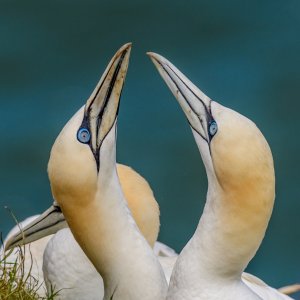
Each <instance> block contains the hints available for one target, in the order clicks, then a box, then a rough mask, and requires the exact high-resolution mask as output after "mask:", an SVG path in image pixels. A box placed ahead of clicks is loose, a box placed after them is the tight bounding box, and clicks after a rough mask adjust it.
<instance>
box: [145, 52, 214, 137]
mask: <svg viewBox="0 0 300 300" xmlns="http://www.w3.org/2000/svg"><path fill="white" fill-rule="evenodd" d="M147 54H148V55H149V56H150V58H151V60H152V62H153V63H154V65H155V66H156V68H157V70H158V72H159V73H160V75H161V77H162V78H163V79H164V81H165V82H166V84H167V85H168V87H169V89H170V90H171V91H172V93H173V95H174V96H175V98H176V99H177V100H178V102H179V104H180V106H181V107H182V109H183V111H184V113H185V115H186V117H187V119H188V121H189V124H190V126H191V127H192V128H193V129H194V130H195V131H196V132H197V133H198V134H199V135H200V136H201V137H202V138H203V139H204V140H205V141H206V142H207V143H209V142H210V140H211V135H210V132H209V127H210V124H211V123H212V122H213V121H214V120H213V117H212V113H211V99H210V98H209V97H208V96H206V95H205V94H204V93H203V92H202V91H201V90H200V89H199V88H198V87H196V86H195V85H194V84H193V83H192V82H191V81H190V80H189V79H188V78H187V77H186V76H185V75H184V74H182V73H181V72H180V71H179V70H178V69H177V68H176V67H175V66H174V65H173V64H172V63H171V62H169V61H168V60H167V59H166V58H164V57H163V56H161V55H159V54H156V53H153V52H148V53H147Z"/></svg>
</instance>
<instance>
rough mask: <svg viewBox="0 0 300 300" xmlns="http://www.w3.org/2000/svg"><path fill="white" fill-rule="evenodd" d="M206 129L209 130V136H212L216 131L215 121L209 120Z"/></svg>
mask: <svg viewBox="0 0 300 300" xmlns="http://www.w3.org/2000/svg"><path fill="white" fill-rule="evenodd" d="M208 130H209V134H210V135H211V136H214V135H215V134H216V133H217V131H218V125H217V123H216V121H211V122H210V124H209V129H208Z"/></svg>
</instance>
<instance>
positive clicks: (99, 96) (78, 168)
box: [48, 44, 131, 209]
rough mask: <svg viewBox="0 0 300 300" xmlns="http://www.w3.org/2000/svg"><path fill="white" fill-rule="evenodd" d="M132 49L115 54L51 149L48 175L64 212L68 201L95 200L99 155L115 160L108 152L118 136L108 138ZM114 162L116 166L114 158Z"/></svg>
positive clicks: (125, 46) (122, 49)
mask: <svg viewBox="0 0 300 300" xmlns="http://www.w3.org/2000/svg"><path fill="white" fill-rule="evenodd" d="M130 50H131V44H126V45H124V46H123V47H121V48H120V49H119V51H118V52H117V53H116V54H115V55H114V57H113V58H112V59H111V61H110V63H109V64H108V66H107V68H106V70H105V71H104V74H103V75H102V77H101V79H100V81H99V83H98V84H97V86H96V88H95V89H94V91H93V93H92V94H91V96H90V97H89V98H88V100H87V102H86V104H85V106H84V107H83V108H81V109H80V110H79V111H78V112H77V113H76V114H75V115H74V116H73V117H72V118H71V119H70V121H69V122H68V123H67V124H66V125H65V127H64V128H63V130H62V131H61V133H60V134H59V136H58V137H57V139H56V141H55V143H54V145H53V147H52V150H51V155H50V159H49V163H48V174H49V179H50V183H51V189H52V194H53V196H54V199H55V200H56V201H57V202H58V204H59V205H60V206H61V208H62V209H63V207H64V205H66V204H67V203H68V202H69V201H72V203H73V204H74V205H75V206H77V205H79V206H80V205H83V206H85V205H86V204H87V203H86V201H88V199H90V201H93V199H94V194H95V193H96V192H97V185H98V173H99V170H100V168H101V165H100V154H102V155H104V156H105V159H107V160H109V159H110V158H111V157H113V156H112V155H111V154H110V153H109V152H110V151H114V146H115V135H114V134H113V137H111V138H108V136H109V133H110V132H111V131H115V130H116V128H115V126H116V119H117V113H118V108H119V100H120V95H121V91H122V87H123V83H124V80H125V76H126V72H127V68H128V62H129V56H130ZM104 144H106V148H105V150H103V148H104V147H103V145H104ZM111 163H112V164H115V160H114V159H113V158H112V159H111ZM80 201H83V203H80ZM75 202H76V203H75Z"/></svg>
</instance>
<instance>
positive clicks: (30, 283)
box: [0, 247, 58, 300]
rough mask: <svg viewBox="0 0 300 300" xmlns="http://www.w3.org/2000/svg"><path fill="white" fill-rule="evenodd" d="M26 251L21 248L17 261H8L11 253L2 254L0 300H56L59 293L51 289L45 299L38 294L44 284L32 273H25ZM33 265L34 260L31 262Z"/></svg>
mask: <svg viewBox="0 0 300 300" xmlns="http://www.w3.org/2000/svg"><path fill="white" fill-rule="evenodd" d="M14 251H16V249H14ZM23 251H24V249H23V248H22V247H19V249H18V254H17V258H16V260H15V261H13V262H12V261H11V260H9V261H8V257H9V255H10V253H11V251H10V252H8V253H7V254H6V255H3V254H1V253H0V300H19V299H20V300H55V297H56V296H57V295H58V292H56V291H54V289H53V288H51V291H50V292H49V291H48V292H47V293H46V296H45V297H41V296H39V294H38V290H39V289H43V287H42V285H43V282H41V281H40V282H39V281H38V280H37V279H36V278H34V277H33V276H32V275H31V274H30V273H31V272H30V270H31V269H30V270H29V272H28V273H27V274H25V272H24V252H23ZM31 265H32V260H31Z"/></svg>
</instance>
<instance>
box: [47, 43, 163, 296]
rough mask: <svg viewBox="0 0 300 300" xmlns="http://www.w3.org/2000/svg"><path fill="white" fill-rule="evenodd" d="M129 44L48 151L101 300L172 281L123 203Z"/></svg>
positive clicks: (148, 292)
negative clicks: (120, 169)
mask: <svg viewBox="0 0 300 300" xmlns="http://www.w3.org/2000/svg"><path fill="white" fill-rule="evenodd" d="M130 49H131V45H130V44H126V45H124V46H123V47H121V48H120V50H119V51H118V52H117V53H116V54H115V56H114V57H113V58H112V60H111V61H110V63H109V65H108V67H107V68H106V70H105V72H104V74H103V75H102V77H101V79H100V81H99V83H98V85H97V86H96V88H95V90H94V92H93V93H92V95H91V96H90V98H89V99H88V100H87V102H86V104H85V106H84V109H80V110H79V111H78V112H77V113H76V114H75V115H74V116H73V117H72V118H71V120H70V121H69V122H68V123H67V124H66V125H65V127H64V128H63V130H62V131H61V133H60V134H59V136H58V137H57V139H56V141H55V143H54V145H53V147H52V150H51V154H50V159H49V163H48V175H49V180H50V184H51V191H52V194H53V197H54V199H55V201H56V203H55V205H54V207H55V206H56V209H58V206H59V209H61V211H62V212H63V214H64V216H65V218H66V221H67V223H68V225H69V227H70V229H71V231H72V233H73V235H74V237H75V239H76V241H77V242H78V243H79V245H80V247H81V248H82V249H83V251H84V252H85V254H86V255H87V257H88V258H89V259H90V260H91V262H92V263H93V265H94V266H95V268H96V269H97V271H98V272H99V274H100V275H101V276H102V278H103V282H104V290H105V291H104V298H103V299H105V300H108V299H114V300H118V299H123V300H126V299H131V300H134V299H145V300H147V299H149V300H154V299H155V300H159V299H165V296H166V292H167V282H166V279H165V276H164V273H163V271H162V268H161V266H160V264H159V261H158V259H157V257H156V256H155V254H154V252H153V250H152V249H151V247H150V245H149V244H148V242H147V241H146V239H145V238H144V237H143V236H142V234H141V232H140V230H139V229H138V227H137V225H136V223H135V222H134V219H133V217H132V215H131V213H130V211H129V209H128V206H127V204H126V200H125V196H124V194H123V192H122V189H121V185H120V182H119V178H118V175H117V171H116V123H117V114H118V108H119V99H120V95H121V91H122V87H123V83H124V80H125V75H126V71H127V67H128V61H129V55H130Z"/></svg>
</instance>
